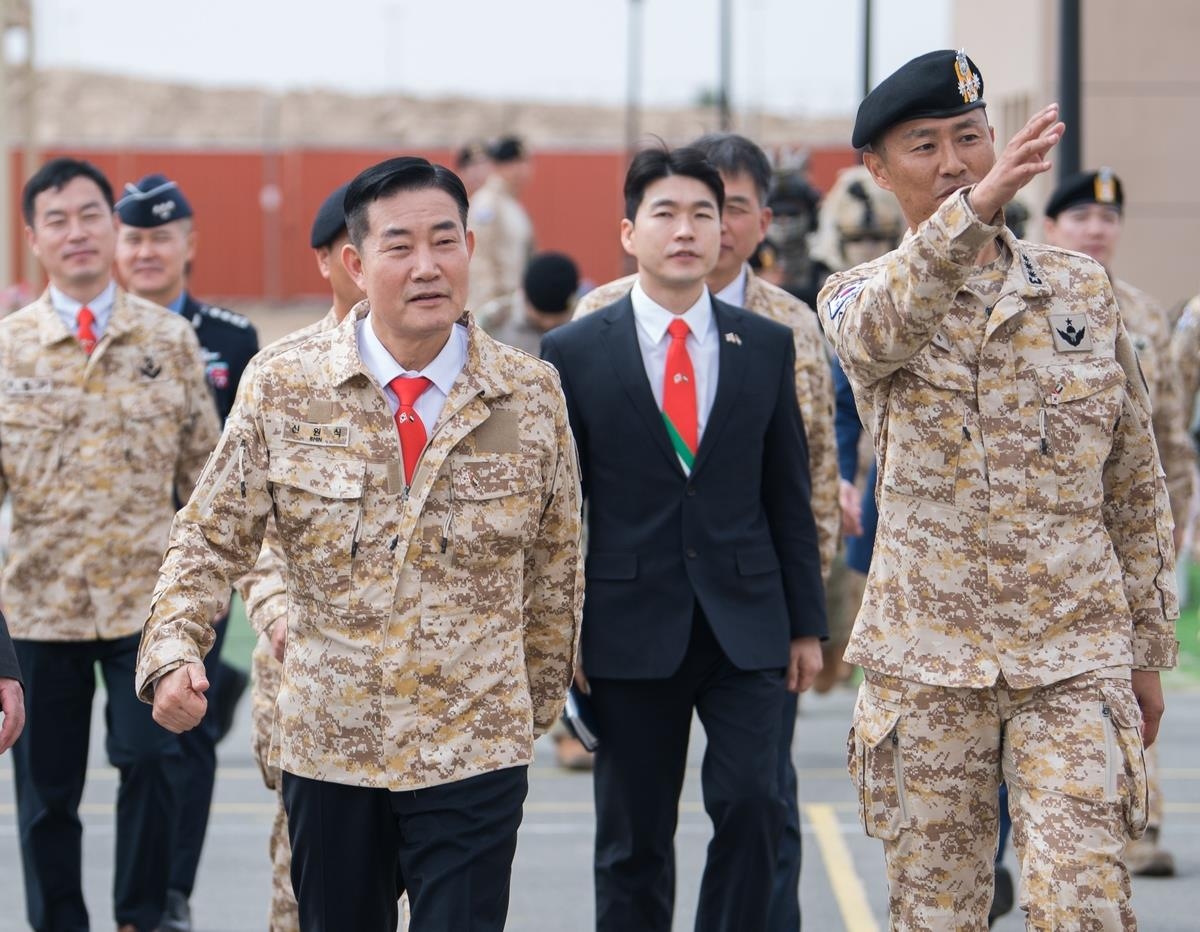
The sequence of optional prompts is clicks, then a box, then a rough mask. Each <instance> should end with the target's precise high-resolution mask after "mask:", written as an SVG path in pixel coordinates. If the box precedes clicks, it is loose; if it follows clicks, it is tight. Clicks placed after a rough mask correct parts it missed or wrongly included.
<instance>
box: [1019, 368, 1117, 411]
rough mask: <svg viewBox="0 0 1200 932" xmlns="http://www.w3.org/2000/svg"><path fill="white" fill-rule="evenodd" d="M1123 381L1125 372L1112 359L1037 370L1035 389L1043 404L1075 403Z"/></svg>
mask: <svg viewBox="0 0 1200 932" xmlns="http://www.w3.org/2000/svg"><path fill="white" fill-rule="evenodd" d="M1124 379H1125V370H1124V369H1122V368H1121V364H1120V363H1119V362H1117V361H1116V360H1115V359H1097V360H1094V361H1092V362H1089V363H1086V364H1078V363H1077V364H1075V365H1066V366H1047V367H1046V368H1044V369H1038V370H1037V381H1038V386H1039V387H1040V388H1041V390H1042V398H1044V399H1045V400H1046V403H1047V404H1052V405H1055V404H1063V403H1065V402H1068V401H1078V400H1079V399H1080V398H1087V397H1089V396H1091V395H1094V394H1096V393H1097V392H1100V391H1103V390H1104V389H1106V388H1109V387H1111V386H1113V385H1116V384H1117V383H1118V382H1122V381H1124Z"/></svg>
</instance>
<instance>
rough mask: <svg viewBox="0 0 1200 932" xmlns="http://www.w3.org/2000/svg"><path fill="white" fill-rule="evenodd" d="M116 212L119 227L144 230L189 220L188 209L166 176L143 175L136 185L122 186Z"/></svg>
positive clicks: (189, 207) (180, 192) (187, 205)
mask: <svg viewBox="0 0 1200 932" xmlns="http://www.w3.org/2000/svg"><path fill="white" fill-rule="evenodd" d="M116 211H117V215H118V216H119V217H120V218H121V222H122V223H124V224H126V225H128V226H131V227H143V228H148V227H160V226H162V225H163V224H164V223H170V222H171V221H172V220H182V219H183V218H184V217H190V216H192V205H191V204H189V203H188V200H187V198H186V197H184V196H183V192H182V191H181V190H180V189H179V185H177V184H176V183H175V182H174V181H171V180H170V179H169V178H167V176H166V175H147V176H146V177H145V178H143V179H142V180H141V181H139V182H138V183H137V184H126V185H125V195H124V196H123V197H122V198H121V199H120V200H119V201H117V203H116Z"/></svg>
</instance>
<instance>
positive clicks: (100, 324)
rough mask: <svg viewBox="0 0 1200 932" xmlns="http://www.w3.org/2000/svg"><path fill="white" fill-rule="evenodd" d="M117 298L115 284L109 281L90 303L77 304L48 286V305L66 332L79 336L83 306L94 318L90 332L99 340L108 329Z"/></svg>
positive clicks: (77, 302) (72, 299)
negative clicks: (80, 315) (88, 309)
mask: <svg viewBox="0 0 1200 932" xmlns="http://www.w3.org/2000/svg"><path fill="white" fill-rule="evenodd" d="M116 297H117V283H116V282H114V281H112V279H109V282H108V284H107V285H106V286H105V287H104V290H103V291H102V292H100V293H99V294H98V295H96V297H94V298H92V300H90V301H84V302H79V301H76V300H75V299H74V298H72V297H69V296H68V295H65V294H63V293H62V292H61V291H59V290H58V289H57V288H55V287H54V286H53V285H51V286H50V304H51V305H52V306H53V307H54V310H55V311H56V312H57V313H58V317H59V320H61V321H62V322H63V326H64V327H66V328H67V330H68V331H70V332H71V333H73V334H75V336H76V337H78V336H79V309H80V308H81V307H83V306H84V305H87V307H89V308H91V311H92V313H93V314H94V315H95V316H96V320H95V322H94V323H93V324H92V332H93V333H95V334H96V339H97V340H99V339H100V338H101V337H102V336H104V331H105V329H106V328H107V327H108V319H109V318H110V317H112V310H113V301H115V300H116Z"/></svg>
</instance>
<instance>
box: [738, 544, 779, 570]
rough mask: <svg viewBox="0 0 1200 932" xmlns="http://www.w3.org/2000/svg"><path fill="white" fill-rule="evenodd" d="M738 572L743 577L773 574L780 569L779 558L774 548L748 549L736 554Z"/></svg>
mask: <svg viewBox="0 0 1200 932" xmlns="http://www.w3.org/2000/svg"><path fill="white" fill-rule="evenodd" d="M735 556H736V559H737V568H738V572H739V573H740V574H741V575H743V576H756V575H758V574H759V573H772V572H774V571H775V570H777V569H779V556H778V554H776V553H775V548H774V547H747V548H745V549H744V550H739V551H737V553H736V555H735Z"/></svg>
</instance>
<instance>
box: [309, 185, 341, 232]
mask: <svg viewBox="0 0 1200 932" xmlns="http://www.w3.org/2000/svg"><path fill="white" fill-rule="evenodd" d="M348 187H350V182H348V181H347V182H346V183H345V184H343V185H341V186H339V187H338V189H337V190H336V191H334V192H333V193H332V194H330V195H329V197H327V198H325V200H324V202H323V203H322V204H321V208H320V209H319V210H318V211H317V216H316V217H315V218H314V219H313V225H312V233H311V234H310V235H309V237H308V244H309V245H310V246H312V248H313V249H320V248H321V247H322V246H328V245H329V244H330V243H332V242H333V241H334V240H335V239H337V238H338V234H339V233H341V232H342V230H344V229H346V210H345V208H344V207H343V206H342V205H343V204H344V202H345V200H346V189H347V188H348Z"/></svg>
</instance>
